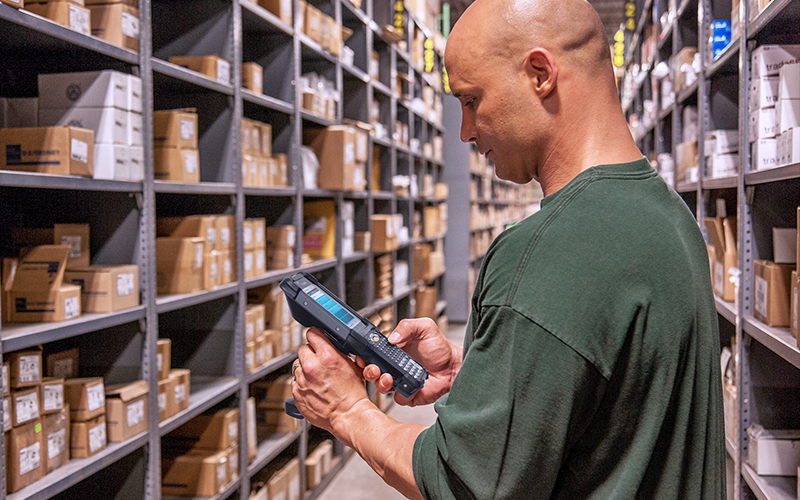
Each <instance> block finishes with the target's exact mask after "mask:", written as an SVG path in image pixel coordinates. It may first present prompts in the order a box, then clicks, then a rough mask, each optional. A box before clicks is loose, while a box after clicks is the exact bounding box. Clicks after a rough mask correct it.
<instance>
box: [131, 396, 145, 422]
mask: <svg viewBox="0 0 800 500" xmlns="http://www.w3.org/2000/svg"><path fill="white" fill-rule="evenodd" d="M142 422H144V400H142V401H137V402H136V403H133V404H132V405H130V406H128V427H134V426H136V425H139V424H141V423H142Z"/></svg>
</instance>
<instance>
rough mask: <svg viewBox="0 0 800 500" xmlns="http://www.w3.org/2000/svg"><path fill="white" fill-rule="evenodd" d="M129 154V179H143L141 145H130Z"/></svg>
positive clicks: (142, 149)
mask: <svg viewBox="0 0 800 500" xmlns="http://www.w3.org/2000/svg"><path fill="white" fill-rule="evenodd" d="M128 155H129V156H130V174H131V178H130V180H131V181H139V182H141V181H142V180H144V148H143V147H141V146H130V147H129V148H128Z"/></svg>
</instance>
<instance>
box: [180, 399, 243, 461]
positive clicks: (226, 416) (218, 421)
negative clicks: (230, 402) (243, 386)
mask: <svg viewBox="0 0 800 500" xmlns="http://www.w3.org/2000/svg"><path fill="white" fill-rule="evenodd" d="M169 439H170V441H172V442H174V443H176V444H177V445H178V446H179V447H180V445H186V447H187V448H189V447H191V448H193V449H198V448H201V449H205V450H216V451H222V450H226V449H228V448H229V447H231V446H234V445H235V444H236V443H238V442H239V410H238V409H237V408H230V409H225V410H220V411H218V412H216V413H214V414H211V415H198V416H196V417H194V418H193V419H191V420H189V421H188V422H187V423H185V424H183V425H182V426H180V427H178V428H177V429H175V430H174V431H173V432H171V433H170V434H169Z"/></svg>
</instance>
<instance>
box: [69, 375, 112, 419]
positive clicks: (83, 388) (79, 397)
mask: <svg viewBox="0 0 800 500" xmlns="http://www.w3.org/2000/svg"><path fill="white" fill-rule="evenodd" d="M64 397H65V399H66V401H67V404H68V405H69V411H70V419H71V420H72V421H73V422H85V421H87V420H91V419H93V418H95V417H97V416H98V415H104V414H105V412H106V395H105V389H104V386H103V379H102V378H100V377H88V378H73V379H67V380H65V381H64Z"/></svg>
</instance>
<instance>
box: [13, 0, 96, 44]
mask: <svg viewBox="0 0 800 500" xmlns="http://www.w3.org/2000/svg"><path fill="white" fill-rule="evenodd" d="M4 3H5V2H4ZM25 10H28V11H30V12H33V13H34V14H37V15H39V16H42V17H46V18H47V19H50V20H51V21H54V22H56V23H58V24H61V25H63V26H66V27H67V28H69V29H71V30H73V31H77V32H78V33H81V34H83V35H87V36H88V35H91V34H92V32H91V25H92V23H91V12H90V11H89V9H87V8H86V7H84V3H83V2H81V1H79V0H67V1H63V0H52V1H46V2H41V3H33V2H25Z"/></svg>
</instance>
